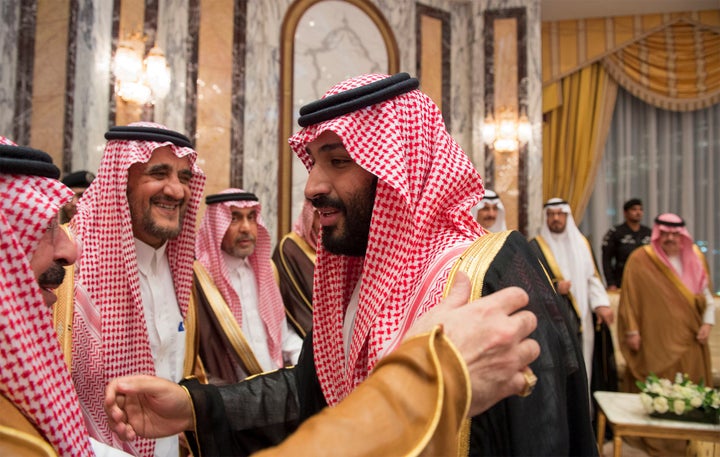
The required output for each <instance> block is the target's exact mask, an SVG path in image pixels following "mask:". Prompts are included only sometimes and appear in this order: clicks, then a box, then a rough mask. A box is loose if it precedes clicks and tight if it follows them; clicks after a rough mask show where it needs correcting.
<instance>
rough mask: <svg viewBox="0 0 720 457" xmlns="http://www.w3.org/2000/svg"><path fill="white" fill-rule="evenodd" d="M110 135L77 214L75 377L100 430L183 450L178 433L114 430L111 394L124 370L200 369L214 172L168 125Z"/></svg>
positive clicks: (144, 451)
mask: <svg viewBox="0 0 720 457" xmlns="http://www.w3.org/2000/svg"><path fill="white" fill-rule="evenodd" d="M105 138H106V139H107V140H108V142H107V145H106V146H105V152H104V154H103V158H102V161H101V163H100V167H99V170H98V173H97V177H96V178H95V179H94V180H93V182H92V184H91V185H90V187H89V188H88V189H87V190H86V191H85V193H84V194H83V198H82V199H81V200H80V203H79V207H78V214H77V215H76V216H75V218H74V219H73V221H72V223H71V226H72V227H73V228H74V230H75V232H76V233H77V235H78V237H79V238H80V239H81V240H82V243H83V254H82V257H81V259H80V261H79V262H78V263H77V265H76V268H75V278H74V279H75V288H74V290H75V300H74V307H73V308H72V312H73V331H72V375H73V381H74V382H75V386H76V388H77V391H78V395H79V397H80V402H81V404H82V406H83V413H84V414H85V419H86V422H87V424H88V428H89V430H90V434H91V436H93V437H94V438H96V439H97V440H99V441H102V442H104V443H107V444H109V445H112V446H115V447H118V448H121V449H125V450H126V451H127V452H130V453H132V454H135V455H143V456H152V455H157V456H170V455H171V456H177V453H178V440H177V437H170V438H165V439H163V440H139V441H137V442H135V443H132V444H130V445H128V444H127V443H122V442H120V441H118V440H117V438H115V437H113V435H112V433H111V432H110V429H109V428H108V426H107V424H106V422H105V420H104V413H103V396H104V389H105V384H106V383H107V382H108V381H109V380H110V379H112V378H114V377H117V376H121V375H129V374H138V373H145V374H155V375H157V376H160V377H163V378H167V379H170V380H173V381H178V380H180V379H181V378H182V377H183V376H184V375H187V374H189V373H190V371H191V370H192V362H193V360H194V355H195V354H194V352H193V351H192V348H194V347H195V345H194V343H193V342H192V341H188V342H187V343H186V338H192V337H193V336H194V334H193V333H192V332H186V331H185V325H186V322H185V320H186V317H187V313H188V305H189V301H190V289H191V285H192V262H193V259H194V245H195V219H196V214H197V210H198V206H199V203H200V198H201V194H202V190H203V186H204V183H205V176H204V175H203V174H202V172H201V170H200V169H199V168H198V167H197V165H196V163H195V161H196V158H197V153H196V152H195V150H193V148H192V145H191V143H190V140H189V139H188V138H187V137H185V136H184V135H181V134H179V133H177V132H174V131H172V130H168V129H167V128H165V127H164V126H162V125H159V124H154V123H144V122H140V123H135V124H131V125H129V126H124V127H113V128H111V129H110V130H109V131H108V132H107V133H106V134H105ZM69 290H73V289H72V288H70V289H69ZM186 347H187V348H188V351H186Z"/></svg>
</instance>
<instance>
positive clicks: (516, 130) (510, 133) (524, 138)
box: [482, 107, 532, 152]
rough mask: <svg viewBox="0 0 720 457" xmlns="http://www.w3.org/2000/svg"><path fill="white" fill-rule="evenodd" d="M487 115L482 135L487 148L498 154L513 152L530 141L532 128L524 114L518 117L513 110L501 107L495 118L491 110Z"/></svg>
mask: <svg viewBox="0 0 720 457" xmlns="http://www.w3.org/2000/svg"><path fill="white" fill-rule="evenodd" d="M487 113H488V114H487V115H486V116H485V121H484V122H483V126H482V135H483V141H484V142H485V144H486V145H487V146H488V147H489V148H491V149H493V150H495V151H498V152H514V151H518V150H519V149H520V147H521V146H524V145H525V144H527V142H528V141H530V137H531V136H532V126H531V125H530V121H529V120H528V117H527V115H526V114H525V112H523V113H522V114H521V115H520V116H519V117H518V115H517V113H516V112H515V110H513V109H510V108H507V107H501V108H500V109H499V110H498V111H497V113H496V116H495V117H493V114H492V110H488V111H487Z"/></svg>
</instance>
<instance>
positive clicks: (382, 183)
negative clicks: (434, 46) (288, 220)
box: [188, 74, 597, 455]
mask: <svg viewBox="0 0 720 457" xmlns="http://www.w3.org/2000/svg"><path fill="white" fill-rule="evenodd" d="M417 88H418V81H417V80H416V79H414V78H410V77H409V75H407V74H398V75H394V76H389V77H388V76H386V75H363V76H359V77H356V78H352V79H349V80H347V81H343V82H341V83H339V84H337V85H336V86H334V87H333V88H332V89H330V91H329V92H328V93H327V94H326V95H325V97H324V98H323V99H321V100H318V101H316V102H313V103H311V104H309V105H306V106H304V107H303V108H302V109H301V110H300V118H299V123H300V125H301V126H302V127H303V128H302V129H301V130H300V131H299V132H298V133H296V134H295V135H293V136H292V137H291V138H290V140H289V142H290V146H291V149H292V150H293V152H294V153H295V154H296V155H297V156H298V157H299V158H300V160H301V161H302V162H303V163H304V165H305V166H306V168H307V169H308V173H309V175H308V180H307V184H306V187H305V197H306V199H308V200H310V201H311V202H312V204H313V206H314V207H315V209H316V210H317V212H318V214H319V217H320V224H321V226H322V230H321V231H322V234H321V243H320V245H319V246H318V250H317V262H316V269H315V276H314V290H313V308H314V310H313V328H312V332H311V333H310V334H309V335H308V336H306V338H305V346H304V349H303V353H302V354H301V356H300V360H299V362H298V365H297V367H296V369H295V370H294V372H293V373H288V372H286V371H280V372H276V373H275V374H271V375H273V376H274V379H273V380H272V381H271V380H269V379H270V378H269V377H267V378H265V377H257V378H253V379H251V380H250V381H248V382H244V383H240V384H238V385H233V386H229V387H228V389H227V390H225V389H223V390H222V391H221V393H220V394H219V395H216V394H213V393H212V392H211V391H208V390H206V389H204V388H203V387H202V386H198V387H196V386H193V385H189V386H188V389H189V391H190V394H191V396H192V397H193V404H194V407H195V412H196V413H197V414H198V417H203V419H205V418H209V411H208V410H207V409H206V408H208V407H211V405H214V404H215V403H216V402H227V404H226V405H225V409H226V410H227V411H230V410H235V408H236V406H234V405H244V407H249V405H252V408H253V410H254V409H255V408H261V409H260V410H262V411H272V412H273V414H272V417H264V418H263V419H264V420H262V421H259V420H258V419H257V418H247V417H242V415H240V414H235V415H233V414H228V415H227V416H225V415H221V416H222V419H221V423H216V422H215V421H211V420H202V421H198V423H197V435H196V436H197V437H198V438H199V443H200V449H201V450H204V452H206V453H207V452H210V453H212V452H213V451H214V450H216V449H218V448H222V446H223V445H227V446H228V447H227V448H228V449H234V447H233V446H234V445H235V444H236V443H237V442H238V441H237V440H238V438H237V435H238V433H237V432H236V431H243V429H245V430H244V431H245V432H246V433H250V432H248V430H250V431H252V433H253V434H254V436H255V437H256V438H257V437H258V436H260V435H261V434H262V433H264V432H266V431H268V430H271V429H272V430H275V431H277V430H278V429H282V428H283V424H286V426H287V424H292V422H293V421H297V420H304V419H305V418H307V417H309V416H310V415H312V414H314V413H316V412H317V411H319V410H321V409H322V408H323V407H324V406H326V405H330V406H334V405H336V404H338V403H339V402H340V401H341V400H343V399H344V398H346V397H347V396H348V395H349V394H350V393H351V392H352V391H353V390H354V389H355V388H356V387H357V386H358V385H359V384H360V383H361V382H362V381H363V380H364V379H366V378H367V376H368V375H369V373H370V372H371V371H372V369H373V367H374V366H375V365H376V364H377V362H378V361H379V360H380V359H381V358H382V357H384V356H386V355H387V354H390V353H391V352H392V351H393V350H394V349H395V348H396V347H397V346H398V345H399V344H400V342H401V341H402V339H403V337H404V335H405V334H406V332H407V331H408V329H409V328H410V327H411V326H412V324H413V323H414V322H415V321H416V320H417V319H418V318H419V317H420V316H422V315H423V314H424V313H426V312H427V311H429V310H430V309H432V308H434V307H435V306H436V305H437V304H438V303H439V302H440V301H441V299H442V297H443V293H444V290H447V289H446V288H448V287H449V278H450V277H451V272H452V271H455V269H461V270H464V269H468V270H464V271H472V275H471V280H472V281H473V284H475V287H474V295H473V297H472V298H477V297H478V296H480V295H489V294H491V293H493V292H495V291H498V290H500V289H502V288H505V287H510V286H520V287H522V288H523V289H525V290H526V291H527V292H528V293H529V294H530V303H529V305H528V307H527V308H526V309H528V310H530V311H532V312H533V313H535V315H536V316H537V318H538V328H537V330H536V331H535V332H534V333H533V334H532V338H534V339H536V340H537V341H538V343H539V344H540V346H541V347H542V352H541V354H540V358H539V359H538V360H537V361H536V362H534V363H533V364H532V365H531V366H530V368H531V369H532V372H534V373H535V375H536V376H537V377H535V376H531V375H530V374H529V373H531V371H529V370H520V371H518V372H516V373H515V374H514V375H513V376H510V377H509V378H508V379H507V383H508V384H509V385H512V386H515V388H516V389H517V390H516V392H524V393H525V394H526V395H527V394H528V393H529V387H530V386H532V385H534V384H535V380H537V387H536V388H535V390H534V391H533V393H532V395H529V396H525V397H522V398H521V397H512V398H508V399H505V400H503V401H501V402H500V403H499V404H498V405H496V406H494V407H493V408H491V409H490V410H488V411H487V412H485V413H484V414H481V415H478V416H476V417H474V418H473V420H472V425H471V426H470V430H469V431H470V434H469V435H468V436H467V437H465V438H464V442H465V443H467V444H468V445H469V446H470V449H469V450H470V452H471V453H472V454H482V455H588V454H594V453H596V452H597V448H596V446H595V444H594V438H593V433H592V429H591V426H590V414H589V411H588V407H589V399H588V396H587V390H586V388H585V385H586V384H585V372H584V369H583V362H582V355H581V354H580V352H579V349H578V346H577V344H576V343H575V342H574V341H573V340H572V337H571V336H570V334H569V331H568V329H567V327H566V326H565V323H564V321H563V320H562V317H561V314H560V310H559V302H558V301H557V297H556V295H555V294H554V292H553V290H552V287H551V286H550V284H549V282H548V281H547V278H546V275H545V273H544V272H543V271H542V269H541V267H540V265H539V263H538V262H537V260H536V259H535V257H534V256H533V255H532V253H531V251H530V249H529V247H528V245H527V241H526V240H525V238H524V237H523V236H522V235H521V234H519V233H518V232H513V233H510V232H505V233H504V234H498V235H491V234H488V235H484V233H485V232H484V231H483V230H482V228H481V227H480V226H479V225H478V224H477V222H476V221H475V220H474V219H473V217H472V215H471V213H470V208H471V207H472V206H474V205H475V204H477V202H478V201H479V200H480V199H481V198H482V195H483V186H482V180H481V178H480V176H479V174H478V173H477V171H476V170H475V167H474V166H473V164H472V163H471V162H470V160H469V159H468V157H467V155H466V154H465V153H464V152H463V151H462V149H461V148H460V147H459V145H458V144H457V143H456V142H455V141H454V140H453V138H452V137H451V136H450V134H449V133H448V132H447V130H446V129H445V125H444V124H443V120H442V115H441V113H440V111H439V109H438V108H437V106H436V105H435V104H434V103H433V102H432V101H431V100H430V98H429V97H428V96H427V95H426V94H424V93H422V92H421V91H419V90H417ZM464 253H467V255H463V254H464ZM519 272H522V274H519ZM283 376H284V377H288V378H291V379H292V381H287V384H285V383H284V382H281V380H279V379H277V378H280V377H283ZM296 382H297V386H295V383H296ZM281 385H282V386H285V387H284V389H285V392H287V393H286V394H285V395H278V394H277V393H278V391H280V389H279V386H281ZM269 386H272V389H274V391H275V395H267V394H265V395H258V394H257V392H258V389H261V388H270V387H269ZM523 386H524V388H523ZM296 389H297V392H296ZM263 392H264V390H263ZM293 394H294V395H297V397H298V403H297V404H295V403H294V402H290V401H288V400H287V396H288V395H293ZM278 398H279V399H281V400H282V401H281V402H280V403H279V404H273V405H269V404H264V402H268V401H270V400H271V399H273V400H274V401H276V400H277V399H278ZM258 403H260V404H258ZM368 407H369V408H371V407H372V406H371V405H368ZM268 424H272V426H273V427H274V429H273V428H272V427H270V426H268ZM253 427H254V428H253ZM288 428H289V426H288ZM228 430H232V431H233V432H235V433H232V436H228V434H227V432H228ZM528 430H533V432H532V433H528ZM466 431H468V430H466ZM275 438H277V436H275ZM236 452H237V451H236Z"/></svg>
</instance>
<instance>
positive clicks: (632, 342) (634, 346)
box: [625, 333, 640, 352]
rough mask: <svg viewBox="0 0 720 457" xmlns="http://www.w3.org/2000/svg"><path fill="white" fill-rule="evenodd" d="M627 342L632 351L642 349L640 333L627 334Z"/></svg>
mask: <svg viewBox="0 0 720 457" xmlns="http://www.w3.org/2000/svg"><path fill="white" fill-rule="evenodd" d="M625 343H626V344H627V345H628V347H629V348H630V350H631V351H634V352H637V351H639V350H640V334H639V333H629V334H627V335H625Z"/></svg>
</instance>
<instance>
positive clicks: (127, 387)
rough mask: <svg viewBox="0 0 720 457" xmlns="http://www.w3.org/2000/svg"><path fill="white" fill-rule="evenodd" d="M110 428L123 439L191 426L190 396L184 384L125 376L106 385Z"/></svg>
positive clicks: (106, 403)
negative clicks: (182, 385)
mask: <svg viewBox="0 0 720 457" xmlns="http://www.w3.org/2000/svg"><path fill="white" fill-rule="evenodd" d="M105 412H106V413H107V416H108V422H109V423H110V428H111V429H112V430H113V431H114V432H115V433H116V434H117V435H118V436H119V437H120V439H122V440H126V441H132V440H134V439H135V437H137V436H142V437H145V438H159V437H163V436H169V435H175V434H177V433H181V432H183V431H185V430H191V429H192V428H193V413H192V404H191V402H190V396H189V395H188V393H187V391H186V390H185V388H183V387H181V386H179V385H178V384H176V383H174V382H172V381H168V380H167V379H163V378H158V377H155V376H145V375H137V376H125V377H122V378H116V379H113V380H112V381H110V383H109V384H108V385H107V387H106V388H105Z"/></svg>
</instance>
